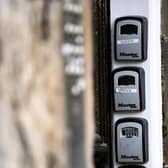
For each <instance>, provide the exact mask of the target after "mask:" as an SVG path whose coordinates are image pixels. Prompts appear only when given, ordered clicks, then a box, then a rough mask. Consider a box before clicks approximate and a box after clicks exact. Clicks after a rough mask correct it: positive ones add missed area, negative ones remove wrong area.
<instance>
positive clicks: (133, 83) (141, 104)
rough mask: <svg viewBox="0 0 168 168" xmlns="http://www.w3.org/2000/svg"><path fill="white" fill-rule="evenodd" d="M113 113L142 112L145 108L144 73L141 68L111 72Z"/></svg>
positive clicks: (128, 68)
mask: <svg viewBox="0 0 168 168" xmlns="http://www.w3.org/2000/svg"><path fill="white" fill-rule="evenodd" d="M113 94H114V95H113V109H114V111H116V112H118V111H142V110H144V108H145V73H144V70H143V69H142V68H137V67H127V68H119V69H116V70H114V71H113Z"/></svg>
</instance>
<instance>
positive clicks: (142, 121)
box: [115, 118, 149, 168]
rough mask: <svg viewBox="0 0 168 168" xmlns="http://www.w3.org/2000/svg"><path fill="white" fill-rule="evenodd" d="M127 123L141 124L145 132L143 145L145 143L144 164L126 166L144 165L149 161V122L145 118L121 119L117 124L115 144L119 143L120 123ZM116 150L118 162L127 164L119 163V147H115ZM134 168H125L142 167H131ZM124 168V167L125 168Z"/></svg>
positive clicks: (143, 133)
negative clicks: (118, 129) (118, 130)
mask: <svg viewBox="0 0 168 168" xmlns="http://www.w3.org/2000/svg"><path fill="white" fill-rule="evenodd" d="M127 122H136V123H139V124H141V126H142V129H143V132H142V143H143V162H137V163H131V162H130V163H128V162H126V164H143V163H146V162H147V161H148V160H149V149H148V148H149V147H148V146H149V144H148V121H147V120H146V119H144V118H122V119H119V120H118V121H117V122H116V124H115V143H117V127H118V125H119V124H120V123H127ZM115 150H116V161H117V162H118V163H121V164H123V163H124V164H125V162H119V161H118V149H117V145H116V146H115ZM131 166H132V167H130V165H129V167H125V168H134V167H135V168H141V167H136V166H135V165H131ZM123 168H124V167H123ZM142 168H143V167H142Z"/></svg>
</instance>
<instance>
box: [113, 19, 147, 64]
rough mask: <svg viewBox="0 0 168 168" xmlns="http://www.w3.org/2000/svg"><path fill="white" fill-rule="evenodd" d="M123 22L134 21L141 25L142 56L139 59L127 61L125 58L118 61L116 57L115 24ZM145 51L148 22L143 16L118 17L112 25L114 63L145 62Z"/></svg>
mask: <svg viewBox="0 0 168 168" xmlns="http://www.w3.org/2000/svg"><path fill="white" fill-rule="evenodd" d="M124 20H133V21H134V20H135V21H139V22H140V23H141V26H142V33H141V39H142V40H141V51H142V55H141V59H130V58H129V59H127V57H125V59H120V58H118V57H117V33H118V32H117V24H118V23H119V22H121V21H124ZM147 49H148V20H147V18H146V17H144V16H126V17H120V18H118V19H116V20H115V24H114V54H115V60H116V61H121V62H122V61H134V62H141V61H145V60H146V59H147Z"/></svg>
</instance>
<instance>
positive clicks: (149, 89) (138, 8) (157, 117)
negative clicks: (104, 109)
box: [111, 0, 163, 168]
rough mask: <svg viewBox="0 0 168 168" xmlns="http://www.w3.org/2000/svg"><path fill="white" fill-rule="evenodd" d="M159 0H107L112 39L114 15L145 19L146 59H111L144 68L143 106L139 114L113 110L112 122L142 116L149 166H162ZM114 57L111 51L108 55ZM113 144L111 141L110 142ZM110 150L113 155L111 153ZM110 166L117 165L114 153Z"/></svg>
mask: <svg viewBox="0 0 168 168" xmlns="http://www.w3.org/2000/svg"><path fill="white" fill-rule="evenodd" d="M160 9H161V1H160V0H141V1H139V0H127V1H124V0H111V26H112V32H113V35H112V42H114V41H113V40H114V21H115V19H116V18H118V17H122V16H132V15H139V16H145V17H147V18H148V23H149V25H148V34H149V35H148V58H147V60H146V61H144V62H141V63H129V62H127V63H125V62H124V63H119V62H115V60H113V61H114V62H113V69H115V68H118V67H125V66H126V67H127V66H138V67H142V68H143V69H144V70H145V76H146V77H145V84H146V89H145V91H146V109H145V110H144V111H143V112H140V113H131V114H130V113H114V121H113V124H115V122H116V121H117V120H118V119H120V118H125V117H142V118H145V119H147V120H148V123H149V134H148V136H149V144H148V145H149V161H148V162H147V163H146V164H144V165H145V166H146V167H150V168H162V167H163V165H162V164H163V158H162V156H163V153H162V108H161V105H162V98H161V50H160V25H161V22H160V16H161V11H160ZM112 57H113V59H114V52H113V54H112ZM114 145H115V143H114ZM115 152H116V151H115V150H114V155H115ZM114 167H115V168H117V167H118V164H117V162H116V158H115V156H114Z"/></svg>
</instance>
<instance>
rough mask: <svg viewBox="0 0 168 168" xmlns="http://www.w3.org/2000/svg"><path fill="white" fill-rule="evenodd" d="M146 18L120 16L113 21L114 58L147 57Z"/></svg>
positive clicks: (135, 59)
mask: <svg viewBox="0 0 168 168" xmlns="http://www.w3.org/2000/svg"><path fill="white" fill-rule="evenodd" d="M147 25H148V24H147V18H145V17H138V16H137V17H135V16H130V17H121V18H118V19H117V20H116V21H115V30H114V37H115V42H114V44H115V58H116V60H117V61H143V60H146V59H147V36H148V33H147V29H148V28H147V27H148V26H147Z"/></svg>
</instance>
